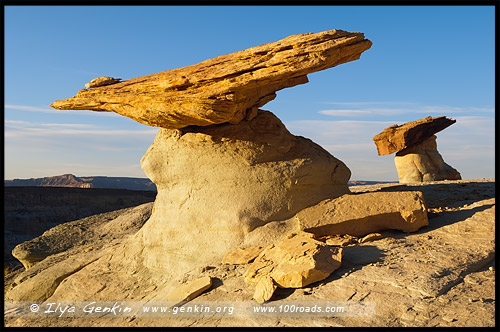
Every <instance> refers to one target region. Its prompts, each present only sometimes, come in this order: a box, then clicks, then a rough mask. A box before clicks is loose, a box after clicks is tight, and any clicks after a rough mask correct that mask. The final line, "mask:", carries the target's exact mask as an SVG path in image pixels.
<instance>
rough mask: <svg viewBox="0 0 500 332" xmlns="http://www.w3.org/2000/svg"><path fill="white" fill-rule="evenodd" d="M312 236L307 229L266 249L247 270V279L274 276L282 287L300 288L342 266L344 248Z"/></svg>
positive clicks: (255, 279) (255, 281) (275, 280)
mask: <svg viewBox="0 0 500 332" xmlns="http://www.w3.org/2000/svg"><path fill="white" fill-rule="evenodd" d="M312 236H313V235H312V234H310V233H305V232H299V233H297V234H291V235H290V236H289V237H288V238H287V239H285V240H282V241H280V242H278V243H277V244H276V245H271V246H269V247H267V248H266V249H264V251H263V252H262V253H261V254H260V255H259V256H258V257H257V258H256V259H255V261H254V262H253V263H252V264H251V265H250V266H249V267H248V270H247V271H246V272H245V275H244V277H245V281H246V282H248V283H259V282H260V281H261V280H262V278H263V277H271V278H272V280H274V283H275V284H276V285H278V286H279V287H282V288H300V287H304V286H307V285H309V284H311V283H313V282H316V281H320V280H323V279H325V278H326V277H328V276H329V275H330V274H331V273H332V272H333V271H335V270H336V269H338V268H339V267H340V264H341V260H342V253H343V249H342V248H338V247H332V246H328V245H326V244H324V243H323V242H320V241H317V240H315V239H313V237H312ZM266 284H268V283H266ZM268 288H269V287H268ZM271 295H272V294H271ZM269 297H270V296H269Z"/></svg>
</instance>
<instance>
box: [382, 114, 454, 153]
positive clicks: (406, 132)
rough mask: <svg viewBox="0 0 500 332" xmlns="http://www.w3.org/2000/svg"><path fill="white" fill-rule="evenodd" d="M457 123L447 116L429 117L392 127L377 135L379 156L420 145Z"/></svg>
mask: <svg viewBox="0 0 500 332" xmlns="http://www.w3.org/2000/svg"><path fill="white" fill-rule="evenodd" d="M456 121H457V120H452V119H448V118H447V117H445V116H438V117H436V118H433V117H430V116H428V117H426V118H424V119H420V120H416V121H411V122H407V123H404V124H402V125H393V126H390V127H388V128H386V129H384V131H382V132H381V133H380V134H377V135H375V137H373V141H374V142H375V145H376V146H377V151H378V154H379V156H383V155H388V154H391V153H394V152H397V151H401V150H403V149H406V148H408V147H411V146H413V145H417V144H420V143H422V142H423V141H425V140H426V139H427V138H429V137H431V136H432V135H434V134H435V133H437V132H439V131H441V130H443V129H445V128H447V127H449V126H451V125H452V124H454V123H455V122H456Z"/></svg>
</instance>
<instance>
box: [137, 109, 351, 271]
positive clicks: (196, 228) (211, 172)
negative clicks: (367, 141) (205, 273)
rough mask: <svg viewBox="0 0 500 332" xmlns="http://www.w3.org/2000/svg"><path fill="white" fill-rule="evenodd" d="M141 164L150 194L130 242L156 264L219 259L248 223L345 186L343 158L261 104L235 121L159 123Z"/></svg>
mask: <svg viewBox="0 0 500 332" xmlns="http://www.w3.org/2000/svg"><path fill="white" fill-rule="evenodd" d="M142 168H143V170H144V172H145V173H146V175H147V176H148V177H149V178H150V179H151V180H152V181H153V182H154V183H155V184H156V186H157V188H158V195H157V197H156V201H155V203H154V209H153V214H152V216H151V218H150V220H149V221H148V222H147V223H146V224H145V225H144V227H143V228H142V229H141V230H140V231H139V233H138V234H137V237H138V241H139V242H138V243H137V244H138V246H139V247H140V248H142V249H143V253H142V255H143V263H144V264H145V265H146V266H147V267H149V268H151V269H159V270H161V271H164V270H165V269H166V270H170V271H179V272H180V271H182V270H188V269H189V268H190V267H192V266H194V265H196V264H201V263H204V262H205V263H206V262H210V261H211V260H216V261H219V262H220V260H221V259H222V257H223V256H224V254H225V253H226V252H227V251H228V250H230V249H232V248H236V247H239V246H240V244H241V243H242V241H243V240H244V237H245V234H248V233H249V232H251V231H252V230H254V229H256V228H258V227H260V226H263V225H264V224H266V223H268V222H271V221H276V220H285V219H288V218H291V217H292V216H293V215H294V214H295V213H297V212H298V211H300V210H302V209H303V208H305V207H307V206H310V205H313V204H316V203H317V202H319V201H321V200H323V199H325V198H328V197H338V196H340V195H343V194H345V193H349V189H348V187H347V181H348V180H349V177H350V171H349V169H348V168H347V167H346V166H345V165H344V163H342V162H341V161H340V160H338V159H336V158H334V157H333V156H332V155H330V154H329V153H328V152H327V151H326V150H324V149H323V148H321V147H320V146H319V145H317V144H315V143H313V142H312V141H310V140H308V139H306V138H303V137H300V136H294V135H292V134H290V133H289V132H288V130H287V129H286V128H285V126H284V125H283V124H282V123H281V121H280V120H279V119H278V118H277V117H276V116H274V115H273V114H272V113H271V112H268V111H261V110H260V111H259V112H258V114H257V115H256V116H255V118H253V119H252V120H250V121H248V120H245V121H242V122H241V123H239V124H236V125H232V124H223V125H219V126H210V127H189V128H185V129H182V130H170V129H161V130H160V131H159V132H158V134H157V136H156V138H155V141H154V143H153V144H152V145H151V147H150V148H149V149H148V151H147V152H146V154H145V155H144V157H143V158H142Z"/></svg>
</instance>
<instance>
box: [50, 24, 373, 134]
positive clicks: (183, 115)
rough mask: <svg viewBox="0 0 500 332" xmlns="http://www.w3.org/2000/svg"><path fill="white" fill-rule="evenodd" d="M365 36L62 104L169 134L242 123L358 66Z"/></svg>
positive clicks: (100, 89) (227, 61) (318, 41)
mask: <svg viewBox="0 0 500 332" xmlns="http://www.w3.org/2000/svg"><path fill="white" fill-rule="evenodd" d="M371 45H372V43H371V41H369V40H367V39H365V38H364V35H363V34H362V33H351V32H347V31H342V30H329V31H324V32H319V33H306V34H299V35H292V36H289V37H287V38H284V39H282V40H279V41H277V42H273V43H268V44H264V45H260V46H256V47H251V48H249V49H246V50H244V51H239V52H235V53H231V54H226V55H222V56H218V57H216V58H212V59H209V60H206V61H203V62H201V63H198V64H195V65H191V66H187V67H183V68H178V69H173V70H168V71H164V72H160V73H156V74H152V75H147V76H141V77H136V78H132V79H129V80H126V81H122V82H119V83H114V84H112V85H106V86H96V87H94V88H93V89H89V90H86V89H82V90H80V91H79V92H78V93H77V95H76V96H75V97H72V98H68V99H64V100H57V101H55V102H54V103H53V104H52V105H50V106H52V107H54V108H56V109H61V110H93V111H107V112H109V111H111V112H116V113H118V114H121V115H123V116H126V117H129V118H131V119H133V120H135V121H138V122H141V123H144V124H147V125H150V126H157V127H163V128H171V129H175V128H183V127H186V126H190V125H197V126H207V125H212V124H220V123H224V122H230V123H238V122H240V121H241V120H243V119H244V118H245V117H251V116H253V115H254V114H255V113H256V110H257V108H259V107H261V106H263V105H265V104H266V103H267V102H269V101H271V100H273V99H274V98H275V97H276V94H275V92H276V91H278V90H281V89H283V88H288V87H292V86H295V85H297V84H303V83H307V81H308V80H307V76H306V75H307V74H309V73H312V72H316V71H319V70H324V69H327V68H331V67H334V66H337V65H339V64H342V63H346V62H349V61H353V60H357V59H359V57H360V56H361V53H362V52H364V51H365V50H367V49H369V48H370V47H371Z"/></svg>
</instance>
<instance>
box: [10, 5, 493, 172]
mask: <svg viewBox="0 0 500 332" xmlns="http://www.w3.org/2000/svg"><path fill="white" fill-rule="evenodd" d="M4 9H5V23H4V24H5V51H4V55H5V77H4V82H5V85H4V89H5V105H4V108H5V110H4V138H5V141H4V142H5V143H4V146H5V150H4V151H5V152H4V154H5V155H4V156H5V159H4V166H5V167H4V172H5V173H4V177H5V179H13V178H31V177H35V178H36V177H44V176H54V175H60V174H64V173H73V174H75V175H77V176H91V175H106V176H130V177H145V174H144V173H143V171H142V170H141V168H140V159H141V157H142V156H143V155H144V153H145V152H146V150H147V148H148V147H149V145H150V144H151V143H152V142H153V139H154V137H155V135H156V133H157V131H158V128H154V127H149V126H146V125H143V124H140V123H137V122H135V121H133V120H131V119H128V118H125V117H122V116H120V115H117V114H111V113H98V112H90V111H60V110H54V109H51V108H50V107H49V106H48V105H49V104H51V103H52V102H53V101H54V100H58V99H64V98H69V97H72V96H74V95H75V94H76V92H77V91H78V90H80V89H82V88H83V87H84V84H85V83H87V82H89V81H90V80H91V79H93V78H94V77H97V76H113V77H120V78H122V79H129V78H133V77H137V76H142V75H148V74H152V73H157V72H160V71H164V70H169V69H174V68H178V67H183V66H187V65H191V64H195V63H198V62H201V61H203V60H206V59H209V58H213V57H215V56H218V55H222V54H227V53H231V52H236V51H239V50H243V49H246V48H249V47H252V46H257V45H261V44H264V43H268V42H274V41H277V40H279V39H282V38H285V37H287V36H289V35H293V34H300V33H307V32H320V31H324V30H330V29H342V30H347V31H351V32H363V33H364V34H365V37H366V38H368V39H370V40H371V41H372V42H373V46H372V47H371V48H370V49H369V50H367V51H365V52H364V53H363V54H362V56H361V58H360V59H359V60H357V61H353V62H350V63H347V64H342V65H339V66H338V67H334V68H330V69H327V70H324V71H321V72H317V73H312V74H309V75H308V77H309V83H307V84H304V85H299V86H295V87H292V88H288V89H284V90H280V91H278V92H277V98H276V99H275V100H273V101H271V102H269V103H268V104H266V105H265V106H263V107H262V108H263V109H265V110H269V111H272V112H273V113H275V114H276V115H277V116H278V117H279V118H280V119H281V120H282V121H283V123H284V124H285V125H286V126H287V128H288V129H289V130H290V131H291V132H292V133H293V134H295V135H301V136H305V137H308V138H310V139H312V140H313V141H315V142H316V143H318V144H320V145H321V146H323V147H324V148H325V149H327V150H328V151H329V152H330V153H331V154H332V155H334V156H335V157H337V158H339V159H340V160H342V161H343V162H344V163H345V164H346V165H347V166H348V167H349V168H350V169H351V172H352V176H351V180H387V181H391V180H394V181H396V180H397V172H396V168H395V166H394V155H389V156H378V155H377V150H376V147H375V144H374V143H373V141H372V138H373V136H375V135H376V134H378V133H379V132H381V131H382V130H383V129H384V128H386V127H388V126H390V125H392V124H402V123H404V122H407V121H413V120H417V119H421V118H424V117H426V116H429V115H430V116H442V115H445V116H447V117H451V118H453V119H456V120H457V122H456V123H455V124H454V125H452V126H451V127H449V128H447V129H445V130H444V131H442V132H440V133H438V134H437V137H438V140H437V143H438V150H439V152H440V153H441V155H442V156H443V158H444V160H445V162H447V163H448V164H450V165H451V166H453V167H454V168H456V169H457V170H458V171H459V172H460V173H461V174H462V178H464V179H477V178H483V177H484V178H494V176H495V175H494V167H495V163H494V157H495V152H494V151H495V150H494V148H495V145H494V144H495V142H494V138H495V137H494V118H495V108H494V105H495V99H494V69H495V67H494V65H495V62H494V57H495V51H494V42H495V40H494V39H495V38H494V25H495V24H494V23H495V15H494V12H495V7H494V6H159V7H158V6H5V7H4Z"/></svg>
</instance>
